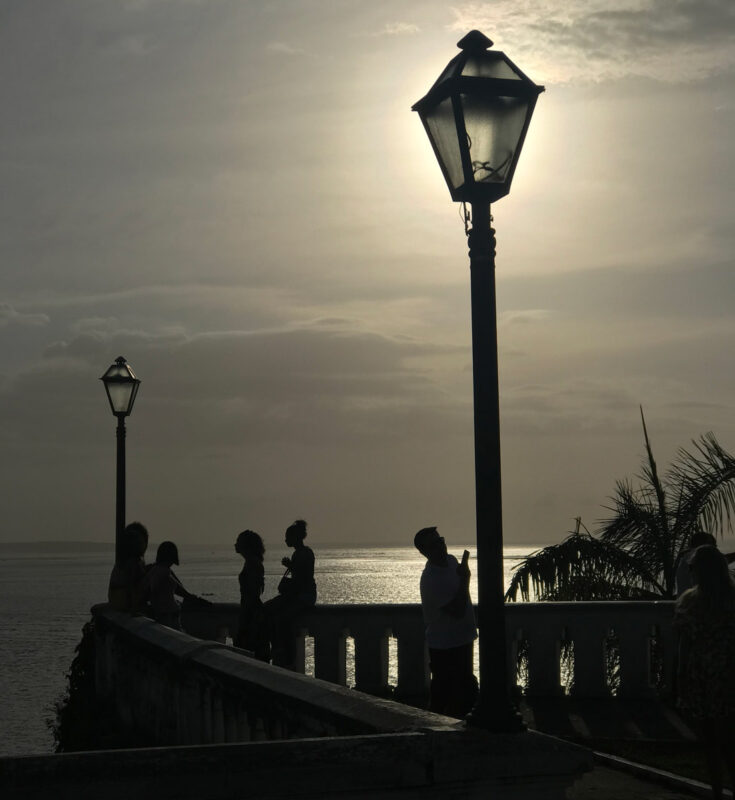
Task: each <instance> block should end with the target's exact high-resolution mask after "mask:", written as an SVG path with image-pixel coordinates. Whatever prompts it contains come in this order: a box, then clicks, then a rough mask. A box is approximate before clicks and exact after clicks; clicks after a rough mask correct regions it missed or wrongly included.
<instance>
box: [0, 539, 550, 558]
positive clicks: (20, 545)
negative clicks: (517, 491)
mask: <svg viewBox="0 0 735 800" xmlns="http://www.w3.org/2000/svg"><path fill="white" fill-rule="evenodd" d="M152 544H153V545H154V546H155V544H156V543H155V542H152ZM311 544H313V546H314V547H316V548H319V549H330V550H332V549H334V550H336V549H340V550H375V549H383V550H397V549H406V548H411V547H412V543H411V542H406V543H401V544H396V543H395V542H391V543H389V544H388V543H384V542H376V543H370V544H356V543H354V542H317V541H314V542H312V543H311ZM465 546H466V547H467V548H468V549H470V551H471V552H472V554H473V556H474V554H475V550H476V545H475V544H474V543H473V542H466V543H463V542H458V543H456V544H455V543H454V542H451V543H449V549H450V552H453V551H455V550H461V549H462V547H465ZM544 546H545V545H542V544H525V543H520V544H511V543H506V544H505V548H506V549H509V548H523V549H524V550H525V551H526V552H528V553H530V552H532V551H534V550H537V549H539V548H540V547H544ZM180 547H182V548H185V549H186V550H190V551H197V552H199V551H202V550H219V549H222V548H231V547H232V542H229V541H226V542H208V543H207V544H189V543H187V542H181V543H180ZM273 547H274V546H273V545H271V547H270V548H269V549H273ZM113 549H114V544H113V542H111V541H106V542H96V541H95V542H93V541H67V540H44V541H28V542H0V553H3V552H17V551H20V550H23V551H26V552H28V551H31V552H70V551H76V552H79V551H80V550H82V551H85V550H86V551H88V552H96V553H105V552H112V550H113ZM284 549H285V546H284ZM149 550H150V548H149Z"/></svg>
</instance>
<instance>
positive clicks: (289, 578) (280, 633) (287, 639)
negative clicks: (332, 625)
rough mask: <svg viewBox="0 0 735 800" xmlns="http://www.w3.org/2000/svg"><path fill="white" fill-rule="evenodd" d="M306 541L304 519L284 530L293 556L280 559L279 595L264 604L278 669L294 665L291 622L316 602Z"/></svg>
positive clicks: (312, 563) (311, 566) (311, 555)
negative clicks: (284, 571)
mask: <svg viewBox="0 0 735 800" xmlns="http://www.w3.org/2000/svg"><path fill="white" fill-rule="evenodd" d="M305 538H306V522H305V521H304V520H303V519H297V520H296V522H294V523H293V524H292V525H289V526H288V528H287V529H286V544H287V545H288V546H289V547H293V550H294V553H293V556H291V558H288V556H287V557H285V558H283V559H282V560H281V563H282V564H283V566H284V567H286V574H285V575H284V576H283V578H281V581H280V583H279V584H278V596H277V597H273V598H272V599H270V600H268V601H267V602H266V603H265V612H266V617H267V619H268V625H269V630H270V640H271V646H272V656H273V663H274V664H276V665H277V666H279V667H292V666H293V661H294V658H295V657H296V652H295V647H294V644H295V642H294V630H293V623H294V620H295V619H296V617H297V616H298V615H299V614H300V613H302V612H303V611H306V610H307V609H309V608H312V607H313V606H314V604H315V603H316V581H315V580H314V551H313V550H312V549H311V548H310V547H307V546H306V545H305V544H304V539H305ZM289 573H290V574H289Z"/></svg>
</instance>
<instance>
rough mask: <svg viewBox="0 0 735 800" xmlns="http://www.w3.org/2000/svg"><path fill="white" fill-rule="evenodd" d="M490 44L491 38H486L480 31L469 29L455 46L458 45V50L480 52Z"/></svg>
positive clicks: (491, 44)
mask: <svg viewBox="0 0 735 800" xmlns="http://www.w3.org/2000/svg"><path fill="white" fill-rule="evenodd" d="M492 46H493V43H492V40H490V39H488V38H487V36H485V34H484V33H481V32H480V31H470V32H469V33H468V34H467V35H466V36H463V37H462V38H461V39H460V40H459V41H458V42H457V47H459V49H460V50H468V51H474V52H482V51H483V50H487V49H488V47H492Z"/></svg>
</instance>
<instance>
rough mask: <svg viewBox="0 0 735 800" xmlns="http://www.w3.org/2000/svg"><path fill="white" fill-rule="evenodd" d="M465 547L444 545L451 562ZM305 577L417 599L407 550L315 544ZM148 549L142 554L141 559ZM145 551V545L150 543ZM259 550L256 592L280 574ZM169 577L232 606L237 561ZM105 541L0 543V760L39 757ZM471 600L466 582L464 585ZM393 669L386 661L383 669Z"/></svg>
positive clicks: (184, 558)
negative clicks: (261, 576)
mask: <svg viewBox="0 0 735 800" xmlns="http://www.w3.org/2000/svg"><path fill="white" fill-rule="evenodd" d="M465 548H466V549H468V550H469V551H470V553H471V557H470V568H471V569H472V570H473V573H474V572H475V571H476V570H475V563H474V555H475V548H474V546H473V545H472V544H467V545H464V544H458V545H456V546H453V545H452V546H450V548H449V549H450V552H451V553H453V554H454V555H456V556H457V558H458V559H459V558H461V554H462V550H464V549H465ZM313 549H314V552H315V556H316V569H315V577H316V581H317V589H318V595H319V600H318V602H320V603H418V602H420V598H419V588H418V586H419V576H420V574H421V570H422V569H423V564H424V559H423V557H422V556H421V555H420V554H419V553H418V552H417V551H416V550H415V549H414V548H413V547H410V548H409V547H405V548H403V547H395V548H394V547H369V548H368V547H365V548H347V547H319V545H317V544H315V545H313ZM533 549H534V548H532V547H529V546H528V545H526V546H524V547H506V548H505V550H504V568H505V569H504V571H505V581H506V586H507V584H508V581H509V580H510V576H511V574H512V570H513V566H514V565H515V564H517V563H518V561H519V560H520V559H522V558H523V557H524V556H525V555H527V554H528V553H529V552H530V551H532V550H533ZM150 552H151V550H149V556H150ZM153 552H155V549H153ZM289 552H290V551H288V550H287V549H286V548H285V547H284V548H283V552H280V550H276V549H274V550H273V551H272V552H269V553H267V554H266V560H265V572H266V579H265V592H264V597H265V598H268V597H272V596H273V595H274V594H275V593H276V586H277V584H278V581H279V579H280V577H281V575H282V574H283V567H281V565H280V560H281V558H282V557H283V556H285V555H288V554H289ZM180 561H181V564H180V566H179V567H177V568H176V574H177V575H178V577H179V579H180V580H181V581H182V583H183V584H184V586H185V587H186V588H187V589H188V590H189V591H190V592H193V593H194V594H198V595H201V596H202V597H206V598H207V599H209V600H211V601H213V602H238V601H239V586H238V581H237V575H238V572H239V571H240V568H241V565H242V560H241V559H240V557H239V556H237V555H236V554H235V552H234V550H233V547H232V545H228V546H224V545H223V546H217V547H208V548H198V549H193V548H192V549H190V550H189V549H188V548H186V546H183V547H181V548H180ZM110 568H111V564H110V547H109V545H101V544H100V545H91V544H88V543H82V544H76V545H75V544H73V543H64V544H61V543H34V544H28V545H7V544H6V545H0V587H1V588H0V647H1V648H2V650H1V655H0V703H2V706H1V709H0V756H10V755H30V754H44V753H45V754H48V753H52V752H53V747H54V741H53V736H52V734H51V730H50V727H49V721H50V720H51V719H53V717H54V714H55V706H56V703H57V702H58V701H59V700H60V699H61V698H62V697H63V695H64V693H65V690H66V675H67V672H68V670H69V666H70V664H71V661H72V658H73V657H74V649H75V647H76V646H77V644H78V642H79V639H80V638H81V630H82V626H83V625H84V623H85V622H87V621H88V620H89V618H90V608H91V607H92V606H93V605H95V604H96V603H100V602H104V601H105V600H106V596H107V581H108V578H109V575H110ZM472 593H473V599H474V600H476V599H477V598H476V584H475V582H474V581H473V582H472ZM392 667H393V668H394V667H395V665H392Z"/></svg>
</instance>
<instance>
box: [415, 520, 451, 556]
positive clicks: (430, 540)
mask: <svg viewBox="0 0 735 800" xmlns="http://www.w3.org/2000/svg"><path fill="white" fill-rule="evenodd" d="M413 543H414V545H415V546H416V549H417V550H418V551H419V553H421V555H422V556H426V558H428V559H429V561H431V562H432V563H434V564H440V563H442V562H443V561H445V560H446V557H447V545H446V542H445V541H444V537H443V536H440V535H439V531H438V530H437V529H436V528H421V530H420V531H419V532H418V533H417V534H416V535H415V536H414V537H413Z"/></svg>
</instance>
